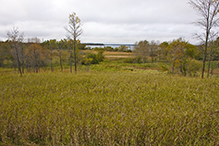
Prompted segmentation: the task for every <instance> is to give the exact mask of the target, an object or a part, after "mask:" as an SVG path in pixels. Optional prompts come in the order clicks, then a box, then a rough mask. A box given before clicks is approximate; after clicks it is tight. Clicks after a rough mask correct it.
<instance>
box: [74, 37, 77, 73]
mask: <svg viewBox="0 0 219 146" xmlns="http://www.w3.org/2000/svg"><path fill="white" fill-rule="evenodd" d="M76 56H77V55H76V38H74V60H75V74H77V58H76Z"/></svg>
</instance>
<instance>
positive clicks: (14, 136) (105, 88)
mask: <svg viewBox="0 0 219 146" xmlns="http://www.w3.org/2000/svg"><path fill="white" fill-rule="evenodd" d="M0 91H1V95H0V98H1V102H0V119H1V120H0V144H1V145H218V144H219V131H218V129H219V96H218V95H219V79H217V78H212V79H204V80H203V79H199V78H190V77H177V76H169V75H163V74H157V75H152V74H150V73H146V72H144V73H141V72H132V71H128V72H125V71H123V72H116V73H115V72H109V73H106V72H99V73H95V72H84V73H83V72H81V73H80V74H78V75H73V74H69V73H39V74H24V76H23V78H20V77H19V75H16V74H12V75H3V76H0Z"/></svg>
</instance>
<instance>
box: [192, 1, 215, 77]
mask: <svg viewBox="0 0 219 146" xmlns="http://www.w3.org/2000/svg"><path fill="white" fill-rule="evenodd" d="M189 4H190V5H191V6H192V7H193V8H194V9H195V10H196V11H197V12H198V13H199V14H200V15H201V17H202V19H200V20H197V22H196V24H197V25H199V26H201V27H203V29H204V30H205V33H204V39H202V38H203V37H201V35H199V38H201V39H202V40H203V41H204V42H205V45H204V58H203V67H202V78H204V72H205V62H206V58H207V49H208V42H209V39H210V35H213V31H212V28H214V27H217V26H218V24H219V18H217V14H218V13H219V9H218V6H219V0H190V1H189Z"/></svg>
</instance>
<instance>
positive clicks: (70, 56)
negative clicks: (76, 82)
mask: <svg viewBox="0 0 219 146" xmlns="http://www.w3.org/2000/svg"><path fill="white" fill-rule="evenodd" d="M72 57H73V55H72V51H71V55H70V73H72V59H73V58H72Z"/></svg>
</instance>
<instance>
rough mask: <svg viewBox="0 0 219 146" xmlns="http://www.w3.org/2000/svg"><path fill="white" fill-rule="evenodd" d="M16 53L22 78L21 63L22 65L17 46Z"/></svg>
mask: <svg viewBox="0 0 219 146" xmlns="http://www.w3.org/2000/svg"><path fill="white" fill-rule="evenodd" d="M15 53H16V58H17V63H18V70H19V72H20V75H21V77H22V71H21V63H20V59H19V56H18V49H17V48H16V46H15Z"/></svg>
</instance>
